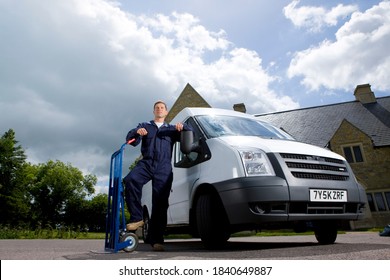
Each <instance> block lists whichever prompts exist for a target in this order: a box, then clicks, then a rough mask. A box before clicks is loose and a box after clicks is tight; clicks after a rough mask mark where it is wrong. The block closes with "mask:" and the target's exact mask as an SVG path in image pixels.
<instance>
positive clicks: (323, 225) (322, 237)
mask: <svg viewBox="0 0 390 280" xmlns="http://www.w3.org/2000/svg"><path fill="white" fill-rule="evenodd" d="M314 234H315V236H316V239H317V241H318V243H320V244H321V245H328V244H333V243H334V242H335V241H336V239H337V225H336V223H335V222H331V221H324V222H317V223H316V224H315V227H314Z"/></svg>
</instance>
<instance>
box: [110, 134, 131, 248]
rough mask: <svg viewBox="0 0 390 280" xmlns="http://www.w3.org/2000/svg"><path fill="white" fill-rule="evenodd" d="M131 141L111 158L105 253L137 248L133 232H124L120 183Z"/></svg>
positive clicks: (121, 186) (123, 212) (123, 206)
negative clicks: (123, 161)
mask: <svg viewBox="0 0 390 280" xmlns="http://www.w3.org/2000/svg"><path fill="white" fill-rule="evenodd" d="M134 141H135V139H131V140H129V141H128V142H126V143H124V144H123V145H122V146H121V147H120V149H119V150H118V151H116V152H115V153H113V154H112V156H111V165H110V180H109V189H108V203H107V213H106V239H105V247H104V248H105V251H109V252H114V253H117V252H118V251H119V250H124V251H125V252H133V251H134V250H135V249H136V248H137V246H138V236H137V235H136V234H135V232H129V231H127V230H126V218H125V207H126V205H125V197H124V195H125V194H124V187H123V182H122V160H123V153H124V149H125V146H126V145H128V144H131V143H132V142H134Z"/></svg>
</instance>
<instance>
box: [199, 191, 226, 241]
mask: <svg viewBox="0 0 390 280" xmlns="http://www.w3.org/2000/svg"><path fill="white" fill-rule="evenodd" d="M196 222H197V227H198V233H199V236H200V238H201V239H202V242H203V244H204V245H205V247H206V248H208V249H218V248H221V247H223V246H224V245H225V244H226V242H227V240H228V239H229V238H230V232H229V222H228V219H227V216H226V213H225V209H224V208H223V205H222V202H221V200H220V199H219V197H218V196H216V195H212V194H203V195H201V196H200V197H199V199H198V201H197V204H196Z"/></svg>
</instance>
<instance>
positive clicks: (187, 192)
mask: <svg viewBox="0 0 390 280" xmlns="http://www.w3.org/2000/svg"><path fill="white" fill-rule="evenodd" d="M190 155H191V154H190ZM190 155H189V156H190ZM183 156H185V155H183V153H181V151H180V143H179V142H178V143H176V144H175V146H174V157H173V160H174V161H176V164H175V162H174V163H173V166H174V167H173V183H172V190H171V194H170V197H169V211H168V224H188V223H189V210H190V197H191V192H192V188H193V186H194V184H195V182H196V181H197V180H198V179H199V174H200V164H196V165H193V166H189V165H188V166H186V167H175V165H177V164H178V163H179V164H180V162H181V161H183V160H188V159H183Z"/></svg>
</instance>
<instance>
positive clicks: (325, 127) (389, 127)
mask: <svg viewBox="0 0 390 280" xmlns="http://www.w3.org/2000/svg"><path fill="white" fill-rule="evenodd" d="M376 101H377V102H375V103H369V104H362V103H361V102H359V101H351V102H345V103H338V104H332V105H325V106H318V107H311V108H304V109H297V110H291V111H284V112H277V113H268V114H258V115H255V116H256V117H257V118H259V119H260V120H263V121H266V122H269V123H271V124H273V125H275V126H277V127H280V128H282V129H283V130H285V131H286V132H288V133H289V134H291V135H292V136H293V137H294V138H295V139H297V140H298V141H301V142H305V143H308V144H313V145H317V146H321V147H325V146H326V145H327V144H328V143H329V141H330V140H331V138H332V137H333V135H334V133H335V132H336V130H337V129H338V128H339V127H340V125H341V123H342V122H343V120H347V121H348V122H350V123H351V124H352V125H354V126H355V127H357V128H358V129H360V130H361V131H362V132H364V133H365V134H366V135H368V136H369V137H370V138H371V140H372V142H373V145H374V146H376V147H380V146H388V145H390V96H387V97H381V98H376Z"/></svg>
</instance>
